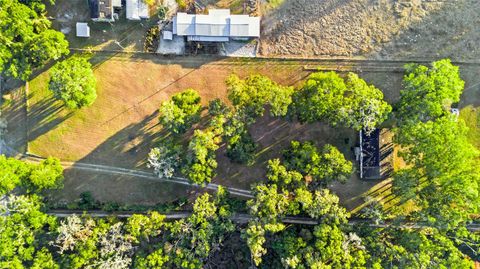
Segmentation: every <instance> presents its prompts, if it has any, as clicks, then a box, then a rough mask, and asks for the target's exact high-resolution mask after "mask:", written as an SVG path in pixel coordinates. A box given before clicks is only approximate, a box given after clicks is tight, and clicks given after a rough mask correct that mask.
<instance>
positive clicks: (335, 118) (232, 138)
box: [149, 72, 391, 184]
mask: <svg viewBox="0 0 480 269" xmlns="http://www.w3.org/2000/svg"><path fill="white" fill-rule="evenodd" d="M226 84H227V92H228V99H229V101H230V102H231V104H232V107H228V106H227V105H226V104H224V103H223V102H222V101H221V100H219V99H215V100H212V101H211V102H210V103H209V105H208V115H209V117H210V124H209V125H208V127H207V129H206V130H204V131H200V130H195V132H194V134H193V137H192V138H191V141H190V143H189V144H188V148H187V149H186V150H183V151H184V152H185V153H183V154H182V153H181V152H182V150H180V154H179V155H178V156H180V158H179V159H184V160H187V161H186V164H179V163H174V161H175V160H178V159H177V158H173V159H172V158H171V154H170V152H172V150H170V149H167V148H165V147H166V146H165V145H163V146H160V147H158V148H155V149H153V150H152V152H151V154H150V158H149V163H150V166H152V167H157V170H156V173H157V174H159V175H161V176H165V175H169V176H172V175H173V170H172V169H171V168H173V167H176V168H178V167H183V168H182V169H181V171H182V173H183V174H184V175H185V176H186V177H187V178H189V179H190V180H191V181H192V182H193V183H196V184H204V183H208V182H210V181H211V179H212V178H213V177H214V176H215V168H216V166H217V163H216V161H215V151H216V150H217V149H218V148H219V145H220V144H221V143H222V142H224V143H225V144H226V154H227V156H228V157H229V158H230V159H231V160H232V161H233V162H237V163H242V164H248V165H249V164H253V163H254V160H255V151H256V148H257V145H256V143H255V142H254V140H253V137H252V135H251V134H250V131H249V127H250V126H251V125H252V124H253V123H254V122H255V121H256V119H257V118H259V117H261V116H263V115H264V113H265V111H266V108H268V109H269V111H270V114H271V116H274V117H288V118H291V119H294V118H298V119H299V120H300V121H301V122H314V121H327V122H328V123H330V124H332V125H334V126H335V125H343V126H347V127H352V128H354V129H357V130H360V129H364V130H367V131H370V130H373V128H375V126H378V125H379V124H380V123H381V122H382V121H383V120H385V119H386V117H387V115H388V113H389V112H390V111H391V107H390V106H389V105H388V104H387V103H386V102H385V101H383V94H382V93H381V91H380V90H378V89H376V88H375V87H373V86H371V85H368V84H367V83H366V82H365V81H363V80H362V79H360V78H359V77H358V76H356V75H355V74H352V73H350V74H348V75H347V79H346V80H344V79H343V78H341V77H340V76H339V75H338V74H336V73H334V72H329V73H322V72H319V73H314V74H312V75H311V76H310V77H309V78H308V79H307V81H306V82H305V85H304V86H303V87H302V88H301V89H300V90H298V91H295V90H294V88H293V87H286V86H282V85H279V84H277V83H275V82H273V81H272V80H270V79H269V78H267V77H265V76H261V75H252V76H249V77H247V78H245V79H240V78H239V77H238V76H236V75H231V76H230V77H229V78H228V79H227V81H226ZM201 111H202V105H201V99H200V96H199V95H198V93H197V92H196V91H194V90H192V89H188V90H186V91H184V92H181V93H178V94H176V95H174V96H172V98H171V100H168V101H165V102H163V103H162V105H161V106H160V122H161V123H162V125H163V126H164V127H165V128H166V129H167V130H169V131H170V132H172V133H173V134H175V135H181V134H184V133H185V132H186V131H187V130H189V129H190V128H192V126H194V125H195V124H197V123H198V122H199V121H200V116H201ZM177 140H179V139H178V138H177ZM169 144H170V143H167V144H166V145H167V146H168V145H169ZM303 146H305V147H306V148H305V149H298V150H310V152H309V154H310V155H311V156H310V157H309V156H307V155H305V156H304V157H303V158H310V161H312V163H310V164H306V167H293V168H295V169H299V170H300V171H303V170H312V171H313V172H312V173H311V174H312V176H313V177H323V176H324V175H318V174H316V173H315V172H314V170H318V169H324V168H325V167H328V166H329V165H331V163H330V162H331V161H335V160H336V158H338V156H339V155H341V154H340V152H338V150H337V149H335V148H333V147H331V146H326V147H325V148H324V149H322V151H323V152H324V156H325V157H324V159H317V158H316V157H315V155H319V153H318V152H314V151H315V150H314V147H313V145H311V144H309V145H303ZM177 148H179V147H177ZM180 148H181V147H180ZM293 150H295V148H293ZM175 152H178V151H175ZM162 153H163V154H162ZM174 155H175V154H174ZM175 156H177V155H175ZM182 156H184V158H182ZM296 161H298V160H292V161H291V163H292V166H295V164H294V163H295V162H296ZM320 166H322V168H319V167H320ZM158 167H167V168H168V169H169V172H165V170H161V169H160V170H158ZM341 168H343V171H344V172H345V171H346V172H345V173H346V174H349V171H350V172H351V169H352V168H351V165H350V166H346V167H341ZM333 179H340V181H345V180H346V178H345V176H344V175H334V174H332V175H330V179H329V180H333ZM325 182H326V183H325V184H327V183H328V180H325Z"/></svg>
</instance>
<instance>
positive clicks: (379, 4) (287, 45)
mask: <svg viewBox="0 0 480 269" xmlns="http://www.w3.org/2000/svg"><path fill="white" fill-rule="evenodd" d="M465 1H468V0H451V1H444V0H442V1H440V0H428V1H427V0H423V1H422V0H285V2H284V3H283V4H282V5H281V6H279V7H278V8H277V9H275V10H272V11H270V12H269V13H268V14H266V15H264V17H263V19H262V39H261V45H260V53H261V54H263V55H298V56H318V55H329V56H351V55H358V54H365V53H369V52H372V51H377V50H379V49H380V48H381V47H382V44H385V43H387V42H390V41H392V40H393V38H394V37H395V36H397V35H398V34H400V33H402V32H403V31H404V30H406V29H409V28H411V27H416V25H418V24H419V23H421V22H422V20H423V19H425V18H427V17H429V16H430V15H432V14H435V13H438V12H444V11H445V9H446V8H455V5H456V4H457V3H459V2H465ZM471 1H473V0H471ZM475 1H477V2H478V0H475ZM448 2H450V3H452V2H453V3H452V4H448ZM447 6H448V7H447ZM450 6H452V7H450ZM477 23H478V22H477ZM477 25H478V24H477Z"/></svg>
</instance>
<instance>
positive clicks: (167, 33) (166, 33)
mask: <svg viewBox="0 0 480 269" xmlns="http://www.w3.org/2000/svg"><path fill="white" fill-rule="evenodd" d="M163 39H164V40H172V39H173V33H172V31H163Z"/></svg>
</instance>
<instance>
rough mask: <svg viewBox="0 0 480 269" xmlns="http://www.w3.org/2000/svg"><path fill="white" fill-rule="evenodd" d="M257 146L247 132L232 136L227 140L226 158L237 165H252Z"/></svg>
mask: <svg viewBox="0 0 480 269" xmlns="http://www.w3.org/2000/svg"><path fill="white" fill-rule="evenodd" d="M256 148H257V145H256V144H255V142H254V141H253V138H252V135H250V133H249V132H248V131H245V132H243V133H241V134H237V135H234V136H233V137H231V138H230V139H229V140H228V145H227V156H228V157H229V158H230V159H231V160H232V161H233V162H237V163H243V164H248V165H252V164H253V162H254V161H255V150H256Z"/></svg>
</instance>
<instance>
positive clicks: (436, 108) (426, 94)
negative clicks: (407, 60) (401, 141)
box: [396, 59, 465, 123]
mask: <svg viewBox="0 0 480 269" xmlns="http://www.w3.org/2000/svg"><path fill="white" fill-rule="evenodd" d="M405 68H406V74H405V76H404V78H403V84H404V89H403V90H402V91H401V92H400V94H401V99H400V102H399V103H398V105H397V106H398V111H397V113H396V116H397V118H398V120H399V122H400V123H403V122H410V121H418V120H420V121H428V120H434V119H436V118H438V117H441V116H444V115H446V114H449V113H450V108H451V105H452V103H456V102H459V101H460V95H461V94H462V92H463V89H464V85H465V83H464V81H463V80H462V79H461V78H460V72H459V69H458V67H457V66H454V65H452V63H451V62H450V60H449V59H444V60H440V61H436V62H433V63H432V67H431V68H428V67H426V66H424V65H419V64H408V65H406V66H405Z"/></svg>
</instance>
